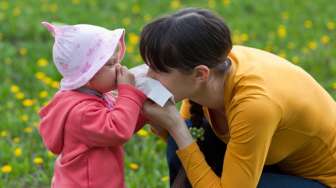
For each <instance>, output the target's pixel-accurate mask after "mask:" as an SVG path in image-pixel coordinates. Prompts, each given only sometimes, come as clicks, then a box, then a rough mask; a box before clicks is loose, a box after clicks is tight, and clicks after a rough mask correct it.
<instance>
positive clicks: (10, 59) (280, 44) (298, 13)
mask: <svg viewBox="0 0 336 188" xmlns="http://www.w3.org/2000/svg"><path fill="white" fill-rule="evenodd" d="M188 6H197V7H203V8H209V9H212V10H214V11H217V12H218V13H219V14H220V15H221V16H223V17H224V19H225V20H226V22H227V23H228V25H229V26H230V28H231V30H232V33H233V39H234V42H235V44H244V45H248V46H252V47H257V48H261V49H267V50H269V51H271V52H274V53H276V54H279V55H281V56H283V57H285V58H287V59H289V60H291V61H292V62H293V63H295V64H298V65H299V66H301V67H303V68H304V69H305V70H306V71H308V72H309V73H310V74H312V75H313V76H314V77H315V78H316V79H317V80H318V82H319V83H321V84H322V85H323V86H324V87H325V88H326V89H327V90H328V91H329V93H330V94H331V95H332V96H333V97H336V93H335V90H336V77H335V75H336V58H335V57H336V43H335V42H336V35H335V34H336V14H335V13H334V10H335V9H336V5H334V4H332V3H331V2H330V1H329V0H316V1H293V0H281V1H280V0H274V1H268V0H256V1H244V0H235V1H233V0H232V1H227V0H222V1H191V0H185V1H183V2H179V1H165V0H160V1H159V0H153V1H145V0H141V1H136V0H129V1H98V0H90V1H89V0H81V1H79V0H77V1H75V0H73V1H66V0H59V1H48V0H35V1H34V0H27V1H19V0H0V72H1V73H0V80H1V83H0V114H1V118H0V148H1V149H0V168H1V170H0V187H6V188H7V187H48V186H49V182H50V179H51V177H52V170H53V162H54V160H55V156H53V155H50V153H48V152H47V150H46V149H45V148H44V146H43V144H42V142H41V139H40V137H39V135H38V132H37V129H36V128H37V125H38V121H39V119H38V115H37V111H38V109H39V108H40V107H41V106H42V105H43V104H44V103H45V102H46V101H48V100H49V99H50V98H51V97H52V95H53V93H54V92H55V91H56V90H57V85H58V81H59V80H60V75H59V74H58V73H57V71H56V69H55V67H54V66H53V64H52V60H51V59H52V58H51V57H52V54H51V48H52V42H53V40H52V38H51V36H50V34H49V33H48V32H47V31H46V30H45V29H44V28H42V27H41V25H40V22H41V21H44V20H47V21H51V22H62V23H68V24H76V23H88V24H95V25H100V26H104V27H107V28H110V29H113V28H116V27H125V28H126V31H127V34H126V37H127V48H128V50H127V54H126V58H125V59H124V61H123V63H124V64H125V65H127V66H128V67H133V66H135V65H137V64H140V63H142V60H141V58H140V56H139V52H138V36H139V33H140V31H141V28H142V27H143V26H144V24H146V23H148V22H149V21H150V20H152V19H153V18H155V17H158V16H160V15H163V14H166V13H169V12H173V11H175V10H176V9H178V8H182V7H188ZM284 76H286V75H284ZM142 133H143V134H142V135H136V136H135V137H134V138H133V139H132V140H131V141H130V142H129V143H127V144H126V159H125V167H126V171H125V172H126V181H127V185H128V187H149V188H152V187H168V181H167V176H168V170H167V165H166V161H165V144H164V142H163V141H162V140H160V139H158V138H157V137H155V136H153V135H152V134H151V133H149V131H148V128H145V129H144V131H143V132H142ZM146 134H149V135H146ZM20 151H21V153H20Z"/></svg>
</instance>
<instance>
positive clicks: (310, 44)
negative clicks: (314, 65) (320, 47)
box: [308, 41, 317, 50]
mask: <svg viewBox="0 0 336 188" xmlns="http://www.w3.org/2000/svg"><path fill="white" fill-rule="evenodd" d="M308 48H309V49H311V50H314V49H316V48H317V43H316V42H314V41H310V42H309V43H308Z"/></svg>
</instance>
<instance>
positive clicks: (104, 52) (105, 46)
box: [60, 29, 125, 90]
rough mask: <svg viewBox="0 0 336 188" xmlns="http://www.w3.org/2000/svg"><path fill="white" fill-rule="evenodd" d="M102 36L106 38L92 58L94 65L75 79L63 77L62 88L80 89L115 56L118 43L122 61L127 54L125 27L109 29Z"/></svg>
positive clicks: (119, 56) (119, 55)
mask: <svg viewBox="0 0 336 188" xmlns="http://www.w3.org/2000/svg"><path fill="white" fill-rule="evenodd" d="M102 37H103V38H104V40H103V42H102V45H100V47H99V49H97V50H96V54H95V55H94V57H95V58H93V59H92V60H91V61H93V62H94V65H92V66H91V67H90V68H89V69H88V70H87V71H86V72H85V73H83V74H82V75H81V76H79V77H77V78H75V79H73V78H71V79H65V78H63V79H62V80H61V83H60V85H61V88H60V89H61V90H73V89H78V88H80V87H82V86H84V85H85V84H87V83H88V82H89V81H90V80H91V79H92V78H93V77H94V75H95V74H96V73H97V72H98V71H99V70H100V69H101V68H102V67H103V66H104V65H105V64H106V62H107V61H108V60H109V59H110V58H111V57H112V56H113V54H114V53H115V50H116V49H117V46H118V45H120V47H121V48H120V49H119V52H118V58H119V60H120V61H121V60H122V59H123V57H124V54H125V39H124V38H125V29H115V30H113V31H108V32H106V33H105V34H104V36H102Z"/></svg>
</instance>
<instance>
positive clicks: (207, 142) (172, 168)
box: [167, 120, 326, 188]
mask: <svg viewBox="0 0 336 188" xmlns="http://www.w3.org/2000/svg"><path fill="white" fill-rule="evenodd" d="M186 124H187V126H188V127H191V126H192V123H191V121H190V120H187V121H186ZM204 129H205V133H204V140H203V141H201V142H198V145H199V147H200V149H201V151H202V152H203V155H204V156H205V159H206V161H207V163H208V165H209V166H210V167H211V168H212V170H213V171H214V172H215V173H216V174H217V176H219V177H220V176H221V173H222V167H223V160H224V154H225V150H226V144H225V143H223V142H222V141H221V140H219V139H218V138H217V136H216V135H215V134H214V133H213V131H212V129H211V128H210V126H209V124H207V126H206V127H205V128H204ZM176 150H177V145H176V143H175V141H174V140H173V139H172V138H171V137H170V136H169V137H168V145H167V161H168V167H169V177H170V185H171V187H178V188H191V185H190V183H189V181H188V179H187V177H186V176H185V173H184V169H183V167H182V166H181V163H180V160H179V158H178V157H177V155H176ZM178 174H179V175H178ZM181 174H182V176H181ZM325 187H326V186H324V185H323V184H321V183H319V182H318V181H315V180H310V179H305V178H303V177H299V176H292V175H288V174H285V173H281V171H280V170H279V169H277V167H276V166H275V165H272V166H265V167H264V170H263V172H262V175H261V178H260V181H259V183H258V188H325Z"/></svg>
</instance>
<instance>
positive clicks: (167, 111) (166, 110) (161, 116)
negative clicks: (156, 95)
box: [143, 100, 193, 148]
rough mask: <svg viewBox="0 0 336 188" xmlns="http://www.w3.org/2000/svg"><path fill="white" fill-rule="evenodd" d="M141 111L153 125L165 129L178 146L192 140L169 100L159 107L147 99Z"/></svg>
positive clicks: (187, 143)
mask: <svg viewBox="0 0 336 188" xmlns="http://www.w3.org/2000/svg"><path fill="white" fill-rule="evenodd" d="M143 112H144V115H145V116H146V118H147V119H148V120H149V124H151V125H152V126H153V127H155V128H157V129H162V128H163V129H167V130H168V132H169V134H170V135H171V136H172V137H173V138H174V140H175V142H176V143H177V145H178V147H179V148H184V147H186V146H188V145H189V144H191V143H192V142H193V138H192V136H191V134H190V132H189V130H188V127H187V125H186V124H185V122H184V120H183V118H182V117H181V116H180V114H179V112H178V110H177V109H176V106H175V104H173V103H172V102H170V101H169V102H167V103H166V105H165V106H164V107H160V106H159V105H157V104H155V103H153V102H152V101H149V100H148V101H146V102H145V104H144V107H143Z"/></svg>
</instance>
